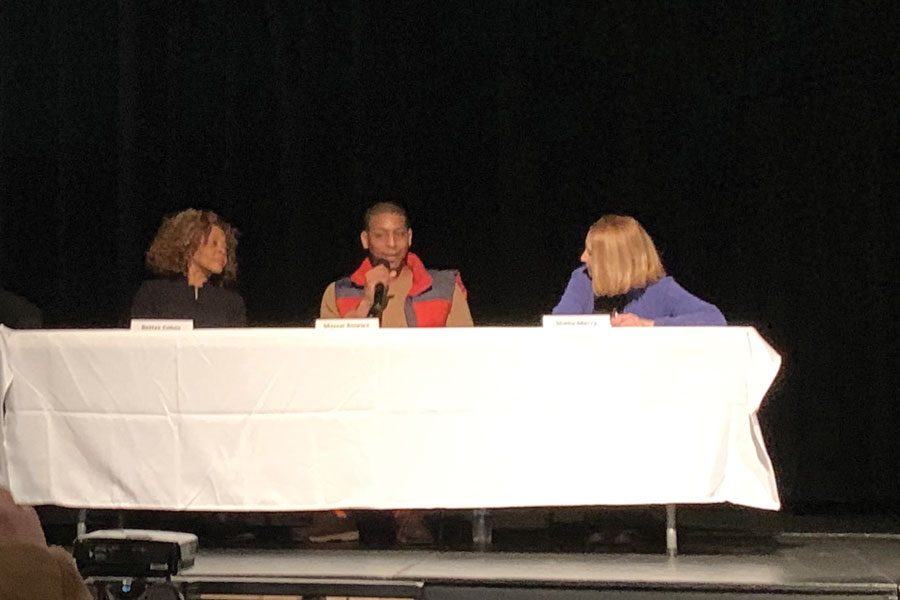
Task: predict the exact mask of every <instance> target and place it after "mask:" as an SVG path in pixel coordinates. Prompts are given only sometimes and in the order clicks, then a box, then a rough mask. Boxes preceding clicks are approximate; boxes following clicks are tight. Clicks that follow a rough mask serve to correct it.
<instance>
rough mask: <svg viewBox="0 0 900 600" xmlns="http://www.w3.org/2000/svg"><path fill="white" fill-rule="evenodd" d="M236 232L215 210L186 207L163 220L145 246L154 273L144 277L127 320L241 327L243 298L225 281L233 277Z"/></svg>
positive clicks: (245, 315)
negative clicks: (155, 276)
mask: <svg viewBox="0 0 900 600" xmlns="http://www.w3.org/2000/svg"><path fill="white" fill-rule="evenodd" d="M236 247H237V236H236V232H235V230H234V228H233V227H232V226H231V225H229V224H228V223H226V222H225V221H223V220H222V218H221V217H219V216H218V215H217V214H216V213H214V212H212V211H208V210H202V211H201V210H196V209H193V208H189V209H187V210H183V211H181V212H179V213H176V214H174V215H170V216H168V217H166V218H164V219H163V222H162V224H161V225H160V227H159V231H157V232H156V237H155V238H154V239H153V242H152V243H151V244H150V248H149V250H147V257H146V258H147V266H148V267H149V268H150V270H152V271H153V272H155V273H156V274H157V275H159V276H160V278H158V279H153V280H150V281H145V282H144V283H143V284H142V285H141V287H140V289H139V290H138V291H137V294H135V296H134V300H133V302H132V305H131V318H132V319H192V320H193V321H194V326H195V327H244V326H246V325H247V312H246V309H245V307H244V300H243V299H242V298H241V296H240V294H238V293H237V292H236V291H234V290H231V289H228V288H227V287H226V286H227V285H231V284H234V282H235V280H236V278H237V259H236Z"/></svg>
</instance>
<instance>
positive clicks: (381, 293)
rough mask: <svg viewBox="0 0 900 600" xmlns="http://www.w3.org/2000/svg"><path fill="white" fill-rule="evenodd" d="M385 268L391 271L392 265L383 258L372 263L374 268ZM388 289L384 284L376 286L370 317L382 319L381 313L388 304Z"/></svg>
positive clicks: (379, 283)
mask: <svg viewBox="0 0 900 600" xmlns="http://www.w3.org/2000/svg"><path fill="white" fill-rule="evenodd" d="M380 266H384V268H386V269H387V270H388V271H390V270H391V263H389V262H388V261H386V260H385V259H383V258H379V259H378V260H376V261H374V262H373V263H372V268H375V267H380ZM386 296H387V288H386V287H385V286H384V284H383V283H381V282H378V283H376V284H375V298H374V299H373V301H372V307H371V308H370V309H369V316H370V317H378V318H379V319H380V318H381V313H382V312H383V311H384V305H385V304H386V303H387V298H386Z"/></svg>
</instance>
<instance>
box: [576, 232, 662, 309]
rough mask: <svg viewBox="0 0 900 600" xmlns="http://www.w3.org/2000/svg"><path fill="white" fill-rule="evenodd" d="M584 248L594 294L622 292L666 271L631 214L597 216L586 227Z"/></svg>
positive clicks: (603, 294) (650, 241) (647, 281)
mask: <svg viewBox="0 0 900 600" xmlns="http://www.w3.org/2000/svg"><path fill="white" fill-rule="evenodd" d="M585 249H586V250H587V254H588V267H589V272H590V274H591V281H592V285H593V288H594V295H595V296H615V295H617V294H624V293H626V292H628V291H629V290H631V289H634V288H641V287H645V286H647V285H649V284H651V283H653V282H655V281H659V280H660V279H662V278H663V277H665V275H666V271H665V269H663V266H662V261H660V259H659V253H658V252H657V251H656V246H655V245H654V244H653V240H651V239H650V236H649V235H647V232H646V231H644V228H643V227H641V224H640V223H638V222H637V221H636V220H635V219H633V218H632V217H626V216H622V215H604V216H602V217H600V218H599V219H598V220H597V221H596V222H595V223H594V224H593V225H591V228H590V230H589V231H588V234H587V239H586V242H585Z"/></svg>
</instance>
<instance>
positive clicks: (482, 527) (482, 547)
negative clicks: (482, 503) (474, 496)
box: [472, 508, 493, 552]
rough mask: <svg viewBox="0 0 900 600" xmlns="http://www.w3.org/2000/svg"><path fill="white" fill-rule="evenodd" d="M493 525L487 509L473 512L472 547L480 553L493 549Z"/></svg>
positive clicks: (477, 509) (478, 509)
mask: <svg viewBox="0 0 900 600" xmlns="http://www.w3.org/2000/svg"><path fill="white" fill-rule="evenodd" d="M492 538H493V524H492V523H491V520H490V512H489V511H488V510H487V509H486V508H476V509H475V510H473V511H472V546H473V547H474V548H475V550H476V551H478V552H487V551H488V550H490V548H491V541H492Z"/></svg>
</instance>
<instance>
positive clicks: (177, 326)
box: [131, 319, 194, 331]
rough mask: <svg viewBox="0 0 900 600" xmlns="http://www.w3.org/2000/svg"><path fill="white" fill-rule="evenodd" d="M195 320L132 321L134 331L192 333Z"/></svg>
mask: <svg viewBox="0 0 900 600" xmlns="http://www.w3.org/2000/svg"><path fill="white" fill-rule="evenodd" d="M193 328H194V320H193V319H132V320H131V330H132V331H191V330H192V329H193Z"/></svg>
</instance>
